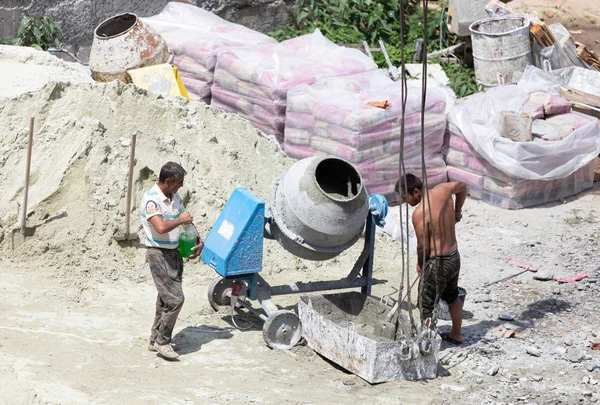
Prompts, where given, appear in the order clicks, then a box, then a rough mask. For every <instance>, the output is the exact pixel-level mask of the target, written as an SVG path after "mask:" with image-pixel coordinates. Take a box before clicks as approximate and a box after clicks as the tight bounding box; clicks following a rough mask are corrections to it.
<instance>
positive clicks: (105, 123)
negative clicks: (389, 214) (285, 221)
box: [0, 82, 396, 281]
mask: <svg viewBox="0 0 600 405" xmlns="http://www.w3.org/2000/svg"><path fill="white" fill-rule="evenodd" d="M30 116H34V117H35V120H36V130H35V136H34V147H33V158H32V167H31V185H30V191H29V203H28V222H27V225H28V227H30V228H32V229H33V231H34V235H33V236H31V237H29V238H27V240H26V241H25V243H24V244H21V245H19V244H16V245H14V246H13V243H12V242H13V237H12V235H13V229H14V228H15V227H16V226H17V225H18V221H19V217H20V213H19V212H20V204H21V201H22V199H23V184H24V180H23V178H24V177H23V176H24V173H25V160H26V146H27V131H28V123H29V117H30ZM134 133H137V134H138V137H137V148H136V166H135V170H134V188H135V191H134V196H133V199H132V200H133V201H132V205H133V207H132V213H131V218H132V232H136V231H138V230H139V229H141V225H140V222H139V216H138V212H139V211H138V204H139V198H140V196H141V194H142V192H143V191H144V190H146V189H148V188H149V187H151V185H152V184H153V182H154V181H156V178H157V176H158V172H159V170H160V167H161V166H162V164H163V163H165V162H166V161H169V160H173V161H177V162H180V163H181V164H182V165H183V166H184V168H186V170H187V171H188V175H187V176H186V181H185V185H184V188H183V189H182V190H180V193H182V196H183V198H184V201H186V205H187V208H188V209H189V210H190V211H191V212H192V213H193V215H194V216H195V222H196V224H197V226H198V229H199V231H200V233H201V234H202V235H206V234H207V233H208V231H209V229H210V227H211V226H212V224H213V223H214V221H215V220H216V218H217V216H218V215H219V213H220V210H221V209H222V207H223V206H224V204H225V202H226V201H227V198H228V197H229V195H230V194H231V192H232V191H233V189H234V188H235V187H247V188H248V189H250V190H251V191H253V192H254V193H255V194H256V195H258V196H259V197H261V198H263V199H265V200H267V201H268V196H269V186H270V184H271V183H272V182H273V181H274V180H275V179H276V178H277V177H278V176H279V175H280V174H281V173H283V172H284V171H285V170H286V169H287V168H288V167H289V166H291V165H292V164H293V162H294V161H293V160H292V159H289V158H287V157H286V156H285V154H284V153H283V152H282V151H281V149H280V148H279V145H278V144H277V142H276V141H275V140H274V138H272V137H267V136H266V135H263V134H262V133H260V132H259V131H258V130H257V129H255V128H254V127H252V126H251V125H250V124H249V123H247V122H246V121H244V120H242V119H241V118H239V117H237V116H234V115H229V114H227V113H224V112H222V111H219V110H216V109H213V108H211V107H209V106H206V105H204V104H198V103H193V102H188V101H187V100H184V99H181V98H163V97H161V96H156V95H153V94H148V93H147V92H146V91H145V90H141V89H139V88H137V87H135V86H133V85H125V84H123V83H121V82H112V83H108V84H98V83H91V84H68V83H67V84H65V83H48V84H46V85H45V86H44V87H43V88H42V89H41V90H39V91H36V92H33V93H28V94H23V95H20V96H18V97H13V98H11V99H9V100H6V101H4V102H3V103H2V104H1V105H0V168H1V169H0V170H1V171H2V173H6V175H4V176H2V177H1V178H0V188H1V189H2V190H3V193H2V194H1V195H0V204H2V206H3V207H4V210H3V211H2V213H0V235H3V236H0V238H1V239H2V240H0V250H2V251H3V254H4V255H5V256H6V257H16V258H17V260H21V259H23V260H28V261H32V260H40V264H42V263H43V265H44V266H51V267H55V268H56V269H57V270H58V274H61V275H69V278H70V279H76V280H80V281H82V280H83V281H85V280H102V279H106V278H109V279H118V278H121V277H130V278H137V277H146V276H147V269H146V266H145V264H144V257H145V251H144V249H141V248H140V247H141V245H139V244H136V243H133V244H130V245H127V246H123V245H119V244H117V243H116V242H114V241H113V236H114V235H115V234H119V233H123V231H124V223H125V204H126V202H125V200H126V198H125V195H126V184H127V171H128V161H129V145H128V140H129V138H130V136H131V135H132V134H134ZM140 235H142V234H141V233H140ZM379 239H381V240H383V241H385V243H384V245H385V246H383V247H381V246H378V249H382V248H383V249H384V253H383V254H384V255H385V257H389V258H390V259H391V260H392V259H393V257H394V255H395V254H396V253H395V250H396V246H395V245H394V244H393V243H392V242H389V241H388V240H386V239H385V238H384V237H383V236H380V237H379ZM361 245H362V244H361V243H358V244H357V245H356V246H355V248H353V249H351V250H349V251H348V252H347V253H346V254H345V255H344V257H342V258H341V259H334V260H333V262H335V263H336V264H335V267H336V268H338V267H339V270H340V273H341V274H346V273H347V272H348V271H349V270H350V268H351V267H352V263H353V262H354V261H355V259H356V257H357V256H358V253H359V250H360V248H361V247H362V246H361ZM338 261H341V262H342V263H341V265H338V264H337V262H338ZM327 263H331V262H327ZM379 264H382V262H381V261H380V262H379ZM264 265H265V270H266V271H268V272H271V271H274V272H281V271H284V270H293V271H294V272H295V273H296V272H298V271H300V272H301V273H305V274H308V273H310V274H311V275H314V274H316V275H317V278H323V277H322V276H321V275H320V274H319V273H320V271H318V270H317V269H318V268H319V267H321V266H323V264H322V263H311V262H306V261H302V260H300V259H297V258H295V257H293V256H292V255H291V254H289V253H287V252H286V251H284V250H283V249H282V248H281V247H279V245H277V244H276V243H275V242H268V243H267V244H266V251H265V263H264ZM193 266H202V267H205V266H204V265H202V264H199V263H196V264H194V265H193ZM198 270H200V267H198ZM204 270H206V269H204ZM315 270H317V271H316V272H315ZM202 273H203V274H204V275H205V276H203V277H207V278H212V277H213V276H214V275H215V273H214V272H209V271H202ZM328 274H331V273H330V271H329V270H328ZM296 278H302V277H296ZM310 278H311V279H314V278H315V277H310Z"/></svg>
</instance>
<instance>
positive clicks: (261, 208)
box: [202, 188, 265, 277]
mask: <svg viewBox="0 0 600 405" xmlns="http://www.w3.org/2000/svg"><path fill="white" fill-rule="evenodd" d="M264 223H265V202H264V201H263V200H261V199H259V198H258V197H256V196H255V195H254V194H252V193H251V192H250V191H248V190H247V189H245V188H236V189H235V190H234V191H233V193H232V194H231V197H229V200H227V203H226V204H225V207H223V211H221V214H220V215H219V218H217V221H216V222H215V224H214V226H213V227H212V229H211V230H210V232H209V234H208V236H207V237H206V239H205V240H204V249H203V250H202V261H203V262H204V263H206V264H208V265H209V266H210V267H212V268H213V269H215V270H216V271H217V273H219V274H220V275H221V276H223V277H231V276H239V275H251V274H254V273H258V272H259V271H260V270H261V268H262V255H263V232H264Z"/></svg>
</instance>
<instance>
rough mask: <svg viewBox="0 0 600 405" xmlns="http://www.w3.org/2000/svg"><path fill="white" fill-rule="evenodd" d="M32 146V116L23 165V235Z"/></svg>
mask: <svg viewBox="0 0 600 405" xmlns="http://www.w3.org/2000/svg"><path fill="white" fill-rule="evenodd" d="M32 147H33V117H31V118H30V119H29V138H28V140H27V163H26V166H25V190H24V192H23V211H22V214H21V233H22V234H23V237H25V229H26V225H27V197H28V194H29V171H30V169H31V148H32Z"/></svg>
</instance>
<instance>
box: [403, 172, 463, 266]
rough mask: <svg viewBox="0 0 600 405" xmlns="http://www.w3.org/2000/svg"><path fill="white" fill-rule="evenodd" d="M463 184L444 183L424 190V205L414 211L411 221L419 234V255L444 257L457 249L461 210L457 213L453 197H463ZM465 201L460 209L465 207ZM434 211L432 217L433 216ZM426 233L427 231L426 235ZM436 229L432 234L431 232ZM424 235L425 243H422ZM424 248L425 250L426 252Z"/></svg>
mask: <svg viewBox="0 0 600 405" xmlns="http://www.w3.org/2000/svg"><path fill="white" fill-rule="evenodd" d="M463 188H464V184H463V183H454V182H453V183H443V184H439V185H437V186H436V187H434V188H433V189H431V190H429V191H427V190H424V191H423V197H422V199H421V203H420V204H419V206H418V207H417V209H416V210H415V211H414V213H413V216H412V220H413V225H414V227H415V232H416V234H417V243H418V248H417V250H418V253H419V256H422V255H423V250H425V252H424V253H425V256H426V257H429V256H444V255H447V254H449V253H451V252H452V251H454V250H455V249H456V248H457V242H456V233H455V224H456V223H457V222H458V221H460V219H461V218H462V213H461V209H460V208H459V210H458V211H456V210H455V205H454V201H453V199H452V195H453V194H457V198H461V197H462V196H461V194H463V193H465V195H466V190H464V191H463ZM462 202H464V198H463V199H462V201H459V203H460V204H457V207H462ZM423 212H425V227H423ZM430 212H431V214H430ZM424 230H425V232H423V231H424ZM432 230H433V232H432ZM423 233H425V239H426V243H425V244H423ZM423 248H424V249H423Z"/></svg>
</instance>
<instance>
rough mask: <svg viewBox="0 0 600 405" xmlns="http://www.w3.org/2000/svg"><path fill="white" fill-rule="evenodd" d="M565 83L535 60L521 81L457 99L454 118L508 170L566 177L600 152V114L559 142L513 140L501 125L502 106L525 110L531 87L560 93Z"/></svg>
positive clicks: (518, 175) (472, 140)
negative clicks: (499, 127)
mask: <svg viewBox="0 0 600 405" xmlns="http://www.w3.org/2000/svg"><path fill="white" fill-rule="evenodd" d="M559 88H560V83H559V82H558V81H557V80H556V79H555V78H554V77H553V76H551V75H550V74H547V73H545V72H543V71H541V70H540V69H538V68H536V67H534V66H529V67H527V69H526V70H525V73H524V74H523V77H522V79H521V80H520V81H519V83H518V84H517V85H506V86H498V87H496V88H493V89H490V90H488V91H487V92H486V93H485V94H480V95H476V96H473V97H471V98H469V99H468V100H466V101H465V102H463V103H460V104H457V105H456V106H455V107H454V109H453V110H452V111H451V112H450V115H449V120H450V122H451V123H452V124H453V125H455V126H456V127H458V129H459V130H460V132H461V133H462V134H463V136H464V137H465V139H466V140H467V141H468V143H469V144H470V145H471V147H472V148H473V149H474V150H475V151H477V152H478V153H479V154H480V155H481V156H483V157H484V158H485V160H487V161H488V162H489V163H490V164H491V165H492V166H494V167H496V168H497V169H499V170H500V171H502V172H504V173H506V174H508V175H510V176H512V177H516V178H520V179H530V180H552V179H561V178H565V177H567V176H569V175H570V174H571V173H573V172H575V171H576V170H578V169H580V168H582V167H584V166H586V165H587V164H588V163H590V162H591V161H592V160H593V159H595V158H596V157H597V156H598V153H599V152H600V129H599V128H598V120H597V119H595V118H593V119H591V120H590V121H589V123H587V124H585V125H583V126H581V127H579V128H577V129H576V130H574V131H573V132H572V133H571V134H570V135H568V136H567V137H565V138H564V139H562V140H560V141H553V142H549V141H545V142H513V141H511V140H510V139H506V138H503V137H502V136H501V135H500V133H499V132H498V129H497V128H498V119H499V117H500V112H501V111H507V110H510V111H519V109H520V108H521V106H522V105H523V104H524V102H525V101H526V99H527V95H528V94H529V93H531V92H534V91H546V92H548V93H550V94H558V89H559Z"/></svg>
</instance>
